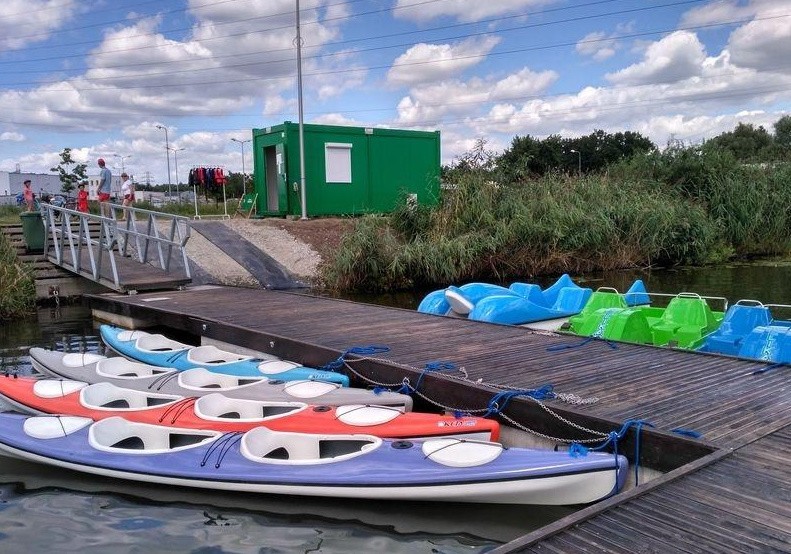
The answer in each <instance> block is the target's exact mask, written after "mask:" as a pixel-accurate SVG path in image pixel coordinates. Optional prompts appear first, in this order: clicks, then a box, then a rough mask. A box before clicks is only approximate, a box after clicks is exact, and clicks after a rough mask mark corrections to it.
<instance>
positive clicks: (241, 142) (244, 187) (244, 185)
mask: <svg viewBox="0 0 791 554" xmlns="http://www.w3.org/2000/svg"><path fill="white" fill-rule="evenodd" d="M231 140H232V141H234V142H238V143H239V146H241V147H242V194H243V195H244V194H247V177H246V175H247V174H246V173H245V172H244V143H246V142H250V141H251V140H253V139H246V140H239V139H238V138H231Z"/></svg>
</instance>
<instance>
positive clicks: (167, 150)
mask: <svg viewBox="0 0 791 554" xmlns="http://www.w3.org/2000/svg"><path fill="white" fill-rule="evenodd" d="M157 129H164V131H165V156H167V158H168V202H170V142H168V128H167V127H165V126H164V125H157Z"/></svg>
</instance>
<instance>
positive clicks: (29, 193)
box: [22, 179, 35, 212]
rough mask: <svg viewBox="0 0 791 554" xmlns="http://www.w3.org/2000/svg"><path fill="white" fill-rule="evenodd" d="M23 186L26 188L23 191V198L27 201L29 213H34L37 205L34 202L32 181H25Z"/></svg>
mask: <svg viewBox="0 0 791 554" xmlns="http://www.w3.org/2000/svg"><path fill="white" fill-rule="evenodd" d="M22 184H23V185H24V188H23V189H22V196H23V198H24V199H25V204H26V205H27V211H29V212H32V211H33V210H34V209H35V204H34V200H33V189H32V188H31V186H30V179H25V182H24V183H22Z"/></svg>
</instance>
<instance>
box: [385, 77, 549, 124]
mask: <svg viewBox="0 0 791 554" xmlns="http://www.w3.org/2000/svg"><path fill="white" fill-rule="evenodd" d="M557 78H558V75H557V73H555V72H554V71H542V72H540V73H539V72H533V71H531V70H530V69H528V68H526V67H525V68H522V69H521V70H519V71H517V72H515V73H512V74H511V75H507V76H506V77H503V78H501V79H499V80H498V79H495V78H486V79H482V78H478V77H476V78H473V79H470V80H468V81H459V80H448V81H442V82H439V83H432V84H429V85H423V86H416V87H413V88H412V89H411V90H410V93H409V96H406V97H404V98H402V99H401V101H400V102H399V103H398V107H397V110H398V119H397V124H399V125H416V124H421V123H423V122H438V121H439V120H440V119H441V118H442V117H443V116H446V115H449V114H450V115H456V116H462V115H464V116H466V115H468V114H470V113H474V112H475V111H476V110H478V109H479V108H480V107H481V106H484V105H486V104H488V103H491V102H497V101H501V100H516V99H521V98H525V97H528V96H533V95H536V94H540V93H541V92H543V91H545V90H546V89H547V88H548V87H549V86H550V85H552V83H554V82H555V80H556V79H557Z"/></svg>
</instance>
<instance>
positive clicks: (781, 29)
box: [728, 14, 791, 74]
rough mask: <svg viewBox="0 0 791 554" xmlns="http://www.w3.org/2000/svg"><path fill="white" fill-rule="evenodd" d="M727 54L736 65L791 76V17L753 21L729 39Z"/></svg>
mask: <svg viewBox="0 0 791 554" xmlns="http://www.w3.org/2000/svg"><path fill="white" fill-rule="evenodd" d="M787 15H791V14H787ZM728 50H729V51H730V53H731V60H732V61H733V63H734V64H736V65H740V66H743V67H751V68H754V69H760V70H765V71H780V72H784V73H788V74H791V66H789V59H791V17H782V18H778V19H765V20H757V21H751V22H750V23H748V24H746V25H743V26H742V27H739V28H738V29H736V30H735V31H734V32H733V33H732V34H731V36H730V39H729V41H728Z"/></svg>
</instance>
